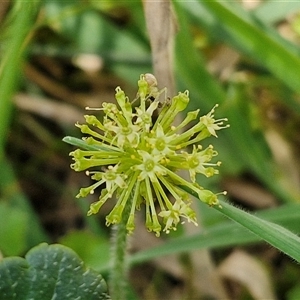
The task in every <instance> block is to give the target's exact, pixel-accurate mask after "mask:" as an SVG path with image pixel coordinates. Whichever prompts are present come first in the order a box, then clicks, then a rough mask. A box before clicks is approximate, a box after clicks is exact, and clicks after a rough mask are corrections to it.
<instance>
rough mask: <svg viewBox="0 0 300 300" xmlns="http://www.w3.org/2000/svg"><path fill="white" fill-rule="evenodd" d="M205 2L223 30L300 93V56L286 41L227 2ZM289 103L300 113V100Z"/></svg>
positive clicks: (205, 5)
mask: <svg viewBox="0 0 300 300" xmlns="http://www.w3.org/2000/svg"><path fill="white" fill-rule="evenodd" d="M201 5H203V6H204V7H205V8H207V10H209V12H210V13H211V14H212V15H213V16H214V18H215V20H218V24H220V25H221V27H222V30H224V32H226V34H227V35H228V36H230V38H231V39H232V40H235V41H236V44H238V45H239V46H240V48H241V49H242V50H243V52H244V54H246V55H249V56H250V57H251V58H252V59H254V60H255V61H257V62H259V63H260V64H262V65H263V66H265V67H266V68H267V69H268V70H269V71H270V72H271V73H273V74H274V75H275V76H276V77H277V78H279V79H281V80H282V81H283V82H285V84H286V85H287V86H289V87H290V88H291V89H293V90H294V91H295V92H298V93H299V92H300V85H299V81H300V73H299V69H300V59H299V56H298V55H296V54H295V53H294V52H292V51H291V50H290V48H287V47H286V46H287V45H286V43H285V42H279V39H278V38H274V37H273V36H272V35H271V34H269V31H265V30H263V28H261V27H258V26H255V25H254V23H253V22H250V21H248V20H246V19H245V18H242V17H241V15H240V14H238V12H237V11H235V10H234V9H232V7H231V6H230V5H227V4H226V3H224V2H222V3H221V2H219V1H216V0H211V1H201ZM288 104H289V105H290V106H291V108H293V109H295V110H296V111H298V112H300V105H299V103H297V102H296V101H290V102H289V103H288Z"/></svg>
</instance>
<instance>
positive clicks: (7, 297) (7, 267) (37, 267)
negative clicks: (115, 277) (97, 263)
mask: <svg viewBox="0 0 300 300" xmlns="http://www.w3.org/2000/svg"><path fill="white" fill-rule="evenodd" d="M0 278H1V280H0V298H1V299H2V300H13V299H14V300H15V299H20V300H27V299H28V300H29V299H43V300H47V299H49V300H50V299H64V300H68V299H70V300H74V299H82V300H84V299H86V300H93V299H95V300H96V299H110V297H109V296H108V295H107V287H106V283H105V281H104V279H103V278H102V276H101V275H100V274H98V273H96V272H95V271H93V270H91V269H86V267H85V266H84V265H83V262H82V260H81V259H80V258H79V257H78V256H77V255H76V253H75V252H74V251H73V250H71V249H69V248H67V247H65V246H62V245H58V244H57V245H50V246H49V245H47V244H46V243H43V244H40V245H39V246H37V247H34V248H33V249H31V250H30V251H29V252H28V253H27V255H26V259H23V258H20V257H9V258H5V259H3V260H2V261H1V263H0Z"/></svg>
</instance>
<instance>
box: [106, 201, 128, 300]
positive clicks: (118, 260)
mask: <svg viewBox="0 0 300 300" xmlns="http://www.w3.org/2000/svg"><path fill="white" fill-rule="evenodd" d="M131 201H132V197H131V199H128V201H127V203H126V205H125V208H124V211H123V214H122V221H121V222H120V223H119V224H117V225H114V228H113V233H112V243H111V244H112V252H111V262H112V264H111V265H112V266H111V270H110V280H109V291H110V295H111V298H112V299H114V300H125V299H126V290H127V236H128V235H127V229H126V223H127V220H128V217H129V215H130V208H131V205H130V202H131Z"/></svg>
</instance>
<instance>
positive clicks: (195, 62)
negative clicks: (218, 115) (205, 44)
mask: <svg viewBox="0 0 300 300" xmlns="http://www.w3.org/2000/svg"><path fill="white" fill-rule="evenodd" d="M176 12H177V19H178V21H179V23H180V24H179V27H180V30H179V31H178V34H177V36H176V51H175V53H176V68H177V74H178V75H179V81H180V82H184V85H185V86H188V87H189V91H190V94H191V96H192V98H195V97H198V101H197V104H199V102H201V108H202V109H204V110H210V109H211V108H212V107H213V106H214V105H215V104H216V103H222V102H224V100H225V93H224V91H223V89H222V88H221V86H220V85H219V84H218V82H217V81H216V80H215V79H214V78H213V77H212V76H211V75H210V74H209V72H208V71H207V68H206V65H205V61H204V59H203V58H202V57H201V55H200V53H198V52H197V51H196V49H195V47H194V43H193V39H192V36H191V34H190V30H189V24H188V22H187V14H186V12H185V11H184V10H182V9H181V7H179V6H178V7H177V10H176ZM199 98H200V99H199ZM195 103H196V102H195Z"/></svg>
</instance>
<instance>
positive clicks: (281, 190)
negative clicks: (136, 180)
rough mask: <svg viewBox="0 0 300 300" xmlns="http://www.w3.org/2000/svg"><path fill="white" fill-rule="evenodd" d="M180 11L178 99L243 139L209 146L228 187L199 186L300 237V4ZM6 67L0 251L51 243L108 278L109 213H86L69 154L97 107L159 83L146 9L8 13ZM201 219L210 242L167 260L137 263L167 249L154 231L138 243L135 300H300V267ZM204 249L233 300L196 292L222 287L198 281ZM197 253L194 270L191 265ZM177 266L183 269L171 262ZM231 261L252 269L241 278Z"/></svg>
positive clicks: (111, 6)
mask: <svg viewBox="0 0 300 300" xmlns="http://www.w3.org/2000/svg"><path fill="white" fill-rule="evenodd" d="M172 5H173V12H174V18H175V20H176V25H177V26H176V34H175V44H174V76H175V79H176V90H177V91H184V90H186V89H187V90H189V91H190V99H191V102H190V106H189V109H197V108H200V109H201V112H202V113H203V114H204V113H207V112H209V111H210V109H211V108H212V107H213V106H214V105H215V104H216V103H218V104H220V107H219V108H218V109H217V111H216V117H220V118H221V117H227V118H228V119H229V123H230V126H231V127H230V128H229V129H227V130H224V131H223V132H220V133H219V134H218V135H219V137H218V139H215V140H210V141H209V142H210V143H212V144H214V145H215V148H216V149H217V150H218V152H219V157H218V160H221V161H222V166H221V168H220V175H218V176H216V177H215V178H213V180H209V181H206V180H204V181H203V179H202V178H199V182H200V184H201V185H203V186H205V187H209V188H211V189H212V190H213V191H216V192H217V191H222V190H227V191H228V197H226V198H227V199H229V200H230V201H231V202H233V203H235V204H237V205H238V206H239V207H241V208H243V209H246V210H249V211H253V212H257V214H258V215H262V216H264V217H265V218H266V219H269V220H272V221H274V222H276V223H280V224H282V225H283V226H285V227H286V228H289V229H290V230H292V231H294V232H296V233H299V231H300V160H299V155H300V3H298V2H292V1H282V2H278V1H272V0H270V1H255V2H253V1H247V0H245V1H230V2H229V1H228V2H224V1H220V2H218V1H186V2H184V1H174V2H173V3H172ZM155 17H156V16H155V15H154V16H152V18H154V19H155ZM162 30H163V28H162ZM0 59H1V65H0V251H1V253H2V255H3V256H4V257H6V256H13V255H24V253H26V252H27V251H28V250H29V249H30V248H31V247H33V246H35V245H37V244H38V243H40V242H43V241H47V242H49V243H51V242H59V243H62V244H64V245H67V246H70V247H71V248H73V249H74V250H75V251H76V252H77V253H78V254H79V255H80V256H81V258H82V259H83V260H84V261H85V262H86V264H87V265H89V266H90V267H92V268H94V269H96V270H99V271H100V270H101V271H103V272H104V274H105V270H107V260H108V256H109V230H108V229H107V228H106V227H105V225H104V224H105V220H104V218H105V214H106V212H107V211H109V209H110V207H107V208H105V207H104V208H103V211H102V212H101V214H100V215H97V216H93V217H89V218H87V217H86V211H87V209H88V206H89V203H90V202H92V201H93V199H95V198H93V197H97V195H95V196H93V197H92V196H91V197H90V199H83V200H81V199H79V200H78V199H75V195H76V194H77V191H78V189H79V188H80V187H81V186H85V185H87V183H88V182H87V181H88V178H87V177H86V176H85V175H84V174H75V173H74V172H72V171H71V170H70V168H69V165H70V163H71V161H70V158H69V156H68V153H69V152H70V151H71V150H72V149H73V148H72V147H71V146H70V145H67V144H64V143H63V142H62V141H61V140H62V138H63V137H64V136H66V135H72V136H77V137H80V133H79V132H78V130H76V128H75V126H74V123H75V122H76V121H79V122H82V121H83V114H85V111H84V108H85V107H86V106H90V107H100V106H101V103H102V102H104V101H106V102H108V101H114V89H115V87H116V86H121V87H122V89H123V90H125V91H126V93H127V94H128V95H129V96H130V97H134V95H135V93H136V90H137V87H136V83H137V80H138V79H139V76H140V74H141V73H147V72H152V71H153V70H152V60H151V47H150V43H149V35H148V32H147V30H146V25H145V15H144V10H143V4H142V2H141V1H113V0H110V1H92V0H77V1H75V0H72V1H71V0H70V1H59V0H56V1H55V0H49V1H46V0H44V1H30V2H26V1H6V2H1V4H0ZM199 208H200V209H199V219H200V223H201V225H200V226H199V228H198V231H194V232H192V233H193V234H196V236H197V237H198V238H199V239H196V238H195V236H194V235H192V236H191V237H190V232H189V229H186V228H185V227H183V228H182V229H181V230H179V231H178V232H176V233H175V234H172V235H170V236H168V237H163V238H162V240H164V241H165V242H166V244H165V245H166V247H165V248H163V249H164V250H163V249H162V248H161V249H160V250H159V251H156V252H155V251H152V252H151V251H148V252H146V254H145V255H143V253H142V252H139V251H143V250H145V249H146V248H150V247H154V246H157V245H160V244H161V243H162V240H158V239H156V238H154V239H152V237H151V238H150V237H149V236H148V235H147V232H144V230H143V229H141V230H140V231H139V230H138V232H137V233H136V234H135V235H134V236H133V238H132V239H133V241H132V249H131V251H132V253H137V254H133V255H132V256H131V258H130V259H131V262H132V264H136V266H135V267H134V268H133V269H132V270H131V272H130V276H131V283H132V291H131V297H132V299H162V297H165V298H164V299H212V298H214V297H215V299H217V297H218V296H216V293H215V290H216V289H217V290H218V289H219V291H220V294H218V295H227V296H228V297H230V298H231V299H262V297H263V296H264V295H271V296H270V297H273V298H274V299H288V300H294V299H300V281H299V278H300V269H299V265H296V264H294V263H293V262H292V261H291V260H290V259H289V258H287V257H285V256H283V255H282V254H280V253H279V252H278V251H277V250H275V249H272V248H270V247H269V246H266V245H265V244H263V243H259V240H258V238H256V237H254V236H253V235H250V233H248V232H247V231H245V230H243V229H241V228H240V227H238V225H235V224H233V223H231V222H229V221H227V220H225V219H224V218H223V217H221V216H220V215H219V214H218V213H217V212H215V211H213V210H212V209H209V208H207V207H205V206H204V205H202V204H200V207H199ZM106 209H107V210H106ZM141 222H142V221H141ZM141 227H143V225H142V226H141ZM204 234H205V236H204ZM176 238H184V241H185V242H184V243H182V240H179V242H176ZM172 241H173V244H171V243H172ZM168 243H170V244H169V246H168ZM197 249H198V250H197ZM200 249H202V251H204V250H203V249H210V251H208V252H205V253H206V254H207V253H208V254H207V255H209V258H206V259H208V261H209V266H210V267H211V268H212V271H211V272H213V274H214V278H217V279H216V280H217V282H218V284H221V285H222V287H219V285H217V284H215V282H214V281H213V280H212V281H211V282H210V284H211V285H212V287H211V288H209V287H207V289H208V291H203V289H201V288H199V287H198V285H197V282H199V281H201V280H203V281H204V282H205V280H208V279H207V277H208V275H209V274H211V273H210V272H207V274H203V272H202V273H201V276H202V277H201V276H200V275H199V274H198V275H199V276H200V277H197V276H198V275H197V271H198V269H197V268H198V267H197V264H194V263H193V262H194V259H196V260H197V258H198V259H204V258H203V256H202V254H203V253H201V255H200V254H199V251H200ZM196 250H197V251H198V252H197V251H196ZM205 251H206V250H205ZM188 252H191V253H194V254H193V255H196V258H195V257H194V258H193V256H191V257H188V256H187V255H186V254H182V253H188ZM171 253H173V254H174V253H177V254H178V253H180V256H179V259H178V257H177V258H174V257H173V256H170V257H171V258H168V260H167V259H166V258H165V257H163V259H162V255H168V254H171ZM197 253H198V254H197ZM241 253H242V255H245V256H241V257H240V256H239V255H241ZM197 255H200V256H197ZM232 257H233V258H234V259H233V261H234V262H238V261H239V260H240V261H241V262H248V264H247V263H244V264H243V263H240V264H239V265H238V267H237V266H235V265H234V264H233V262H231V260H230V259H231V258H232ZM154 258H155V259H154ZM152 259H154V260H152ZM159 259H160V260H159ZM164 259H165V262H164V263H163V262H162V261H163V260H164ZM169 259H170V260H169ZM204 260H205V259H204ZM257 262H259V263H257ZM189 268H192V269H193V268H194V271H195V270H196V271H195V272H194V273H193V275H191V274H190V272H189V271H188V270H189ZM199 268H200V267H199ZM240 269H241V270H242V271H241V272H242V274H248V276H246V275H245V279H243V278H244V277H243V275H240V273H238V271H237V270H240ZM232 270H235V272H233V273H234V274H233V273H232ZM249 270H251V272H252V271H253V273H251V272H250V271H249ZM247 272H248V273H247ZM249 272H250V273H249ZM204 273H205V272H204ZM236 274H239V275H238V276H237V275H236ZM249 274H251V276H250V275H249ZM260 276H265V277H264V278H265V281H263V280H261V279H260V278H261V277H260ZM191 277H192V278H191ZM191 282H192V283H193V284H191ZM200 285H201V284H200ZM163 287H164V288H163ZM255 287H256V288H257V287H260V289H261V290H262V292H261V293H259V292H256V291H255ZM163 290H164V293H162V291H163ZM263 291H268V292H269V294H263ZM222 293H223V294H222ZM166 295H167V296H166ZM209 296H210V297H211V298H205V297H209ZM193 297H194V298H193ZM201 297H202V298H201Z"/></svg>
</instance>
